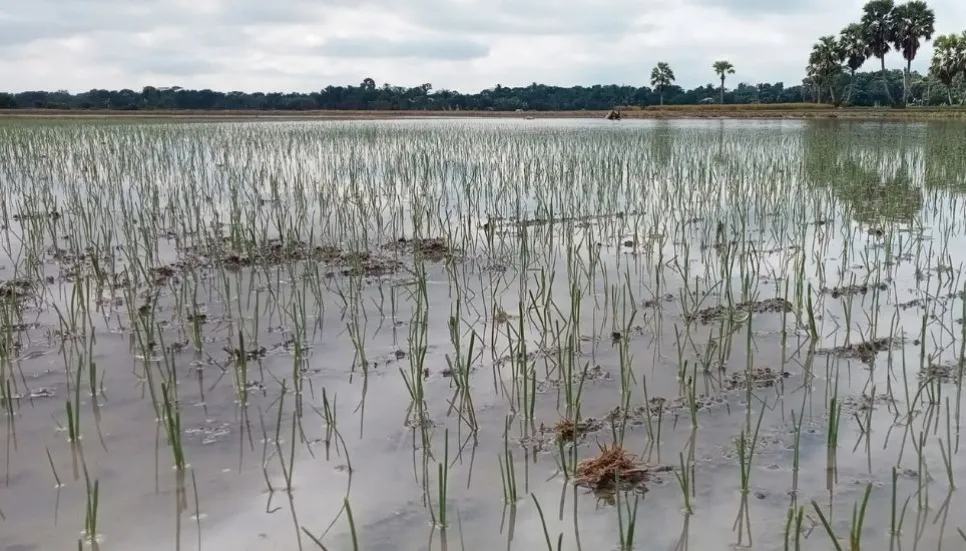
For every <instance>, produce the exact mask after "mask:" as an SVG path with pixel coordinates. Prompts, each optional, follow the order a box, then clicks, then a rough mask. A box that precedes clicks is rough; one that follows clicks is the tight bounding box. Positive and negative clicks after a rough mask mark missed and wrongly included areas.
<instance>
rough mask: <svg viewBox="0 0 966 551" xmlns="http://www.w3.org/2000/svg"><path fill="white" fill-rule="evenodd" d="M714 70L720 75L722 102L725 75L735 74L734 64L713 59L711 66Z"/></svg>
mask: <svg viewBox="0 0 966 551" xmlns="http://www.w3.org/2000/svg"><path fill="white" fill-rule="evenodd" d="M711 67H712V68H713V69H714V72H715V73H717V75H718V76H719V77H721V103H724V90H725V88H724V85H725V75H733V74H735V66H734V65H732V64H731V62H730V61H724V60H720V61H715V62H714V65H712V66H711Z"/></svg>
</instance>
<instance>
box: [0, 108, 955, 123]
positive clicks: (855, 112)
mask: <svg viewBox="0 0 966 551" xmlns="http://www.w3.org/2000/svg"><path fill="white" fill-rule="evenodd" d="M803 105H814V104H803ZM607 113H608V111H522V112H514V111H350V110H346V111H332V110H326V111H256V110H175V109H172V110H151V111H147V110H146V111H120V110H108V109H99V110H84V111H80V110H57V109H6V110H0V121H11V120H68V121H69V120H98V121H104V120H131V121H152V120H153V121H205V122H219V121H224V122H239V121H353V120H392V119H427V118H442V119H446V118H450V119H451V118H484V119H486V118H493V119H529V118H532V119H601V120H603V119H604V118H605V117H606V115H607ZM621 115H622V117H623V118H624V119H630V120H670V119H771V120H782V119H788V120H810V119H820V120H821V119H825V120H836V119H845V120H895V121H934V120H966V109H963V108H956V107H952V108H949V107H945V108H942V107H913V108H907V109H891V108H874V107H855V108H834V107H831V106H817V105H814V106H813V107H801V108H789V107H787V106H781V107H770V106H768V105H766V104H765V105H762V104H758V105H755V104H752V105H737V106H730V105H729V106H721V107H719V106H717V105H711V106H666V107H649V108H646V109H630V110H622V111H621Z"/></svg>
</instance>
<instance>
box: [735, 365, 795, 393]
mask: <svg viewBox="0 0 966 551" xmlns="http://www.w3.org/2000/svg"><path fill="white" fill-rule="evenodd" d="M789 376H791V374H790V373H788V372H787V371H778V370H774V369H772V368H770V367H758V368H755V369H754V370H752V371H736V372H734V373H732V374H731V375H730V376H729V377H728V378H727V379H725V388H727V389H728V390H735V389H737V388H746V387H747V386H748V385H751V386H752V387H754V388H770V387H773V386H775V383H777V382H778V381H780V380H782V379H786V378H788V377H789Z"/></svg>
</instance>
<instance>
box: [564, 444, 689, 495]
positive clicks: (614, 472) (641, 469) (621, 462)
mask: <svg viewBox="0 0 966 551" xmlns="http://www.w3.org/2000/svg"><path fill="white" fill-rule="evenodd" d="M598 447H599V448H600V454H599V455H598V456H597V457H593V458H590V459H584V460H583V461H581V462H580V463H579V464H578V465H577V472H576V475H577V476H576V477H575V478H574V484H576V485H577V486H583V487H585V488H590V489H592V490H595V491H602V490H603V491H614V490H622V491H629V490H635V489H639V490H645V488H644V484H645V483H646V482H648V481H649V480H650V479H651V477H652V476H653V475H654V474H656V473H660V472H668V471H670V470H671V469H670V468H669V467H651V466H648V465H646V464H645V463H643V462H642V461H641V460H640V459H639V458H638V457H637V456H635V455H632V454H630V453H628V452H627V450H625V449H624V447H623V446H621V444H620V443H614V444H611V445H609V446H601V445H598Z"/></svg>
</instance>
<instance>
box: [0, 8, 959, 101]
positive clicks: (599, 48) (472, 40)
mask: <svg viewBox="0 0 966 551" xmlns="http://www.w3.org/2000/svg"><path fill="white" fill-rule="evenodd" d="M3 4H4V5H2V7H0V83H2V84H0V86H2V87H3V88H6V89H7V90H11V91H19V90H28V89H48V90H54V89H69V90H71V91H75V92H76V91H83V90H87V89H90V88H95V87H96V88H134V89H138V88H140V87H142V86H145V85H155V86H170V85H180V86H185V87H198V88H214V89H220V90H236V89H237V90H247V91H255V90H264V91H292V90H296V91H310V90H317V89H320V88H322V87H324V86H327V85H329V84H348V83H358V82H360V81H361V80H362V79H363V78H365V77H372V78H374V79H375V80H376V81H377V82H378V83H383V82H390V83H392V84H397V85H407V86H411V85H418V84H421V83H424V82H431V83H433V85H434V87H435V88H437V89H439V88H452V89H458V90H462V91H475V90H478V89H481V88H485V87H490V86H493V85H495V84H496V83H501V84H503V85H507V86H513V85H526V84H529V83H531V82H534V81H536V82H542V83H547V84H558V85H572V84H584V85H588V84H598V83H601V84H606V83H620V84H634V85H644V84H646V83H647V79H648V75H649V74H650V68H651V67H652V66H653V65H654V64H655V63H656V62H657V61H668V62H669V63H671V66H672V67H673V68H674V70H675V73H676V74H677V77H678V83H679V84H681V85H682V86H685V87H693V86H697V85H701V84H704V83H708V82H711V81H713V80H714V75H713V73H712V71H711V68H710V66H711V63H712V62H713V61H714V60H715V59H722V58H724V59H729V60H730V61H732V63H734V65H735V67H736V68H737V75H735V77H734V78H733V79H732V82H738V81H747V82H759V81H768V82H774V81H784V82H786V83H789V84H794V83H798V82H799V81H800V80H801V78H802V75H803V66H804V64H805V60H806V57H807V55H808V51H809V49H810V47H811V44H812V43H813V42H814V41H815V39H816V38H817V37H818V36H820V35H823V34H834V33H836V32H837V31H838V30H839V29H841V28H842V27H843V26H845V25H846V24H847V23H849V22H852V21H855V20H857V19H858V18H859V15H860V12H861V6H862V1H861V0H847V1H844V2H842V1H837V0H802V1H799V2H785V1H775V0H649V1H648V2H639V1H636V0H407V1H405V2H399V1H398V0H274V1H273V2H264V1H263V0H232V1H229V0H33V1H31V2H14V1H12V0H11V1H8V2H4V3H3ZM930 5H931V6H932V7H933V8H934V9H935V11H936V19H937V31H939V32H959V31H962V30H966V2H962V1H961V0H933V1H932V2H930ZM959 27H962V28H959ZM930 55H931V48H930V47H929V46H928V45H927V46H925V47H924V48H923V49H922V51H921V53H920V54H919V58H918V59H917V62H916V64H915V66H916V67H918V68H920V69H923V68H925V66H926V65H927V64H928V59H929V56H930ZM888 64H889V66H891V67H901V66H902V61H901V58H900V57H899V56H898V55H896V54H892V55H891V56H890V57H889V59H888ZM870 67H871V65H870Z"/></svg>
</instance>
